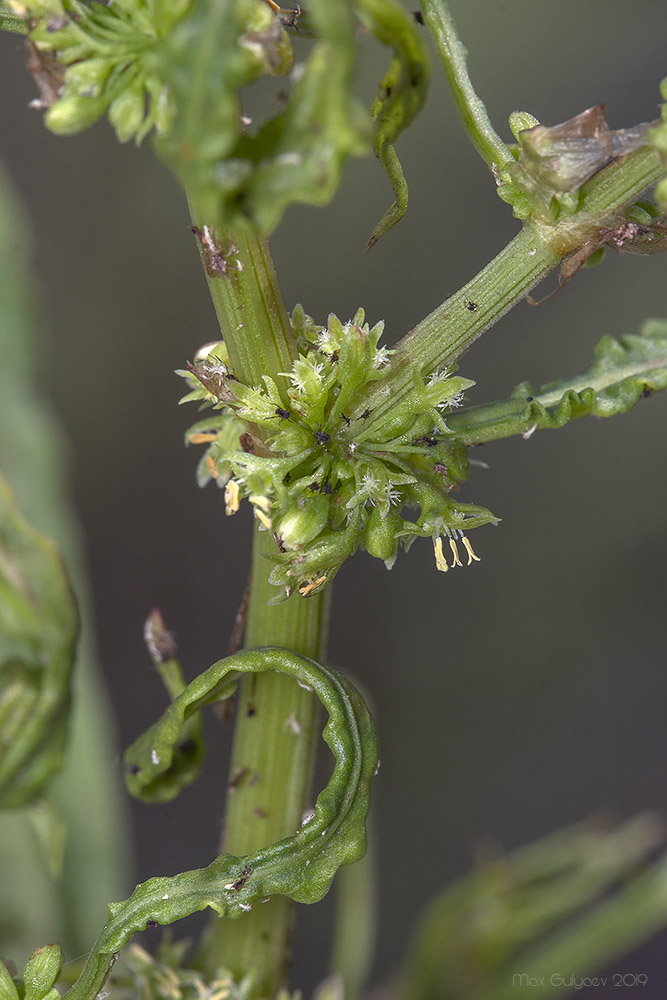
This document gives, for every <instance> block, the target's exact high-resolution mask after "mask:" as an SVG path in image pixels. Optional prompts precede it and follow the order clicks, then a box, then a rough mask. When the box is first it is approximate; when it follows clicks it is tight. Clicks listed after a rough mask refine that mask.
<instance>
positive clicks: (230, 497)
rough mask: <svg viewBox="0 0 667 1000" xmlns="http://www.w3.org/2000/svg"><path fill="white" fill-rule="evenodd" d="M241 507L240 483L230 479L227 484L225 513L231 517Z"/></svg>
mask: <svg viewBox="0 0 667 1000" xmlns="http://www.w3.org/2000/svg"><path fill="white" fill-rule="evenodd" d="M238 509H239V484H238V483H237V482H236V480H235V479H230V480H229V482H228V483H227V485H226V486H225V514H226V515H227V516H228V517H229V516H230V515H231V514H235V513H236V511H237V510H238Z"/></svg>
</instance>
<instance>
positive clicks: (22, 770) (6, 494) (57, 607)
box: [0, 478, 78, 807]
mask: <svg viewBox="0 0 667 1000" xmlns="http://www.w3.org/2000/svg"><path fill="white" fill-rule="evenodd" d="M77 630H78V616H77V612H76V607H75V604H74V598H73V596H72V592H71V590H70V586H69V581H68V579H67V576H66V573H65V569H64V567H63V564H62V561H61V558H60V555H59V553H58V552H57V550H56V548H55V546H54V545H53V543H52V542H51V541H49V539H47V538H45V537H44V536H43V535H41V534H39V532H37V531H35V530H34V529H33V528H31V527H30V526H29V525H28V524H27V523H26V521H24V520H23V518H22V517H21V515H20V514H19V512H18V509H17V504H16V501H15V498H14V497H13V495H12V493H11V491H10V490H9V487H8V485H7V483H6V482H5V481H4V480H3V479H1V478H0V653H1V654H2V658H3V662H2V666H0V733H1V736H0V805H2V806H4V807H16V806H21V805H25V804H26V803H28V802H30V801H31V800H32V799H33V798H34V797H35V796H36V795H38V794H39V793H40V792H41V791H42V790H43V789H44V787H45V785H46V784H47V782H48V781H49V779H50V778H51V777H52V776H53V775H54V774H55V773H56V772H57V771H58V770H60V768H61V767H62V763H63V755H64V751H65V743H66V739H67V720H68V713H69V704H70V679H71V674H72V667H73V664H74V649H75V642H76V635H77Z"/></svg>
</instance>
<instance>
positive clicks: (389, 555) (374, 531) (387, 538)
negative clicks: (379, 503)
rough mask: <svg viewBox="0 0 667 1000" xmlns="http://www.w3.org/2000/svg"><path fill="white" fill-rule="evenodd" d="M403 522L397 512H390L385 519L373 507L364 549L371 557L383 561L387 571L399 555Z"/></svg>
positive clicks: (365, 535)
mask: <svg viewBox="0 0 667 1000" xmlns="http://www.w3.org/2000/svg"><path fill="white" fill-rule="evenodd" d="M402 524H403V521H402V518H401V517H400V515H399V514H397V512H396V511H395V510H390V511H389V512H388V514H387V516H386V517H383V516H382V514H381V513H380V511H379V510H378V509H377V507H373V508H372V510H371V512H370V514H369V516H368V520H367V522H366V530H365V533H364V547H365V549H366V551H367V552H368V554H369V555H371V556H374V557H375V558H376V559H382V560H383V561H384V564H385V566H386V567H387V569H391V567H392V566H393V565H394V563H395V562H396V555H397V553H398V538H397V537H396V532H397V531H400V529H401V527H402Z"/></svg>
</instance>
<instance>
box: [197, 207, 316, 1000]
mask: <svg viewBox="0 0 667 1000" xmlns="http://www.w3.org/2000/svg"><path fill="white" fill-rule="evenodd" d="M189 200H190V209H191V212H192V218H193V222H194V226H195V232H196V233H197V235H198V238H199V243H200V251H201V255H202V262H203V264H204V269H205V271H206V275H207V280H208V284H209V288H210V291H211V297H212V299H213V305H214V307H215V310H216V314H217V317H218V321H219V323H220V330H221V333H222V336H223V338H224V340H225V343H226V345H227V350H228V352H229V356H230V361H231V364H232V368H233V370H234V373H235V375H236V376H237V378H239V379H241V380H242V381H243V382H245V383H246V384H249V385H261V384H262V376H264V375H269V376H271V377H272V378H273V379H274V380H275V381H276V382H277V384H278V385H279V386H280V385H286V382H285V379H281V378H277V376H278V375H279V373H281V372H288V371H289V370H290V369H291V366H292V363H293V360H294V358H295V357H296V347H295V344H294V338H293V336H292V329H291V326H290V322H289V318H288V315H287V310H286V308H285V304H284V301H283V298H282V294H281V291H280V286H279V284H278V279H277V277H276V273H275V269H274V267H273V261H272V260H271V255H270V252H269V248H268V244H267V243H266V242H265V241H263V240H259V239H254V238H252V237H247V236H243V237H239V236H236V235H235V236H234V237H232V236H231V235H230V234H228V233H225V232H224V230H223V228H222V226H220V225H218V224H217V221H218V220H217V219H216V218H215V211H214V208H213V205H214V201H211V200H210V199H207V198H204V199H202V200H201V201H200V200H198V199H197V198H196V197H193V196H192V195H191V196H190V199H189ZM272 555H275V542H274V540H273V538H272V536H271V534H270V533H269V532H268V531H264V530H262V531H260V530H259V525H258V524H256V525H255V532H254V542H253V564H252V582H251V588H250V597H249V602H248V621H247V628H246V637H245V645H246V646H282V647H285V648H287V649H292V650H294V651H295V652H297V653H302V654H304V655H306V656H310V657H312V658H313V659H323V658H324V651H325V648H326V642H327V631H328V607H329V592H328V590H327V591H326V592H325V593H324V594H317V595H314V596H313V597H310V598H307V599H305V598H302V597H300V596H299V595H298V594H297V595H296V596H294V597H292V598H290V599H289V600H288V601H286V602H285V603H283V604H278V605H270V604H268V603H267V602H268V601H269V599H270V598H272V597H275V596H276V594H277V590H276V588H275V587H273V586H272V585H271V584H270V583H269V581H268V574H269V572H270V570H271V568H272V565H273V562H272V559H271V556H272ZM317 713H318V703H317V700H316V698H315V696H314V695H313V694H312V693H311V692H310V691H306V690H305V689H303V688H300V687H299V686H298V685H297V684H295V683H294V681H293V680H291V679H290V678H287V677H285V676H283V675H281V674H278V673H275V674H272V673H271V674H270V673H265V674H254V675H250V676H248V677H246V678H244V680H243V681H242V682H241V684H240V687H239V694H238V699H237V717H236V727H235V731H234V746H233V751H232V761H231V767H230V774H229V781H228V785H227V791H228V794H227V803H226V814H225V822H224V834H223V850H224V851H225V852H227V853H230V854H236V855H245V854H249V853H251V852H253V851H256V850H258V849H260V848H262V847H267V846H269V845H270V844H272V843H274V842H276V841H279V840H282V839H284V838H285V837H288V836H291V835H292V834H294V833H295V831H296V830H297V829H298V827H299V825H300V823H301V820H302V816H303V813H304V810H305V808H306V806H307V805H308V804H309V795H310V784H311V776H312V770H313V757H314V747H315V746H316V739H315V737H316V725H317ZM293 920H294V904H293V903H292V901H291V900H289V899H287V898H286V897H283V896H275V897H272V898H271V899H270V900H269V901H268V902H267V903H256V904H255V906H254V909H253V910H252V911H250V912H248V913H247V914H244V915H243V916H242V917H240V918H239V919H238V920H225V919H222V920H220V919H217V918H215V919H214V920H213V922H212V923H211V924H210V926H209V928H208V933H207V935H206V938H205V940H204V942H203V944H202V947H201V949H200V953H199V957H198V964H200V965H201V966H202V967H203V969H204V971H205V972H206V973H208V974H209V975H210V976H213V975H214V974H215V973H216V970H217V969H219V968H221V967H223V968H225V969H228V970H229V971H230V972H231V973H232V974H233V975H234V977H235V978H236V979H241V978H242V977H243V976H245V975H247V974H248V973H250V972H253V973H254V976H255V981H254V985H253V992H252V993H251V996H253V997H255V996H274V995H275V994H276V992H277V991H278V990H279V989H280V987H281V986H283V985H285V983H286V978H287V968H288V962H289V955H290V945H291V932H292V925H293Z"/></svg>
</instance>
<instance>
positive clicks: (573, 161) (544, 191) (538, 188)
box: [496, 104, 648, 226]
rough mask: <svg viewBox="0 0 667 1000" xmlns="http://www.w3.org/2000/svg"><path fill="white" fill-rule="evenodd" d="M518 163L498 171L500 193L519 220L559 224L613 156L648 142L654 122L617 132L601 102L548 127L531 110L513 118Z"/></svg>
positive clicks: (512, 116) (617, 156) (576, 205)
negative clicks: (607, 120)
mask: <svg viewBox="0 0 667 1000" xmlns="http://www.w3.org/2000/svg"><path fill="white" fill-rule="evenodd" d="M510 127H511V129H512V132H513V133H514V135H515V137H516V139H517V140H518V146H517V147H515V148H514V149H513V150H512V152H513V154H514V155H515V157H516V162H515V163H510V164H509V165H506V166H505V167H503V168H502V169H500V170H499V171H498V173H497V178H496V179H497V182H498V196H499V197H500V198H501V199H502V200H503V201H506V202H508V203H509V204H510V205H512V207H513V209H514V214H515V216H516V217H517V218H519V219H526V218H528V217H531V216H532V217H533V218H534V219H536V220H538V221H539V222H541V223H544V224H545V225H548V226H552V225H554V224H555V223H556V222H557V221H558V219H559V218H560V217H561V215H571V214H573V213H575V212H576V211H577V209H578V208H579V200H580V199H579V194H580V190H581V187H582V186H583V185H584V184H585V183H586V181H587V180H589V179H590V178H591V177H592V176H593V175H594V174H595V173H597V172H598V171H599V170H601V169H602V168H603V167H604V166H606V165H607V164H608V163H610V162H611V161H612V160H614V159H616V158H619V157H622V156H627V155H628V154H629V153H631V152H633V151H634V150H636V149H638V148H639V147H640V146H643V145H647V143H648V136H647V131H648V126H647V125H636V126H635V127H634V128H629V129H618V130H616V131H611V130H610V129H609V127H608V125H607V122H606V120H605V109H604V106H603V105H601V104H598V105H595V106H594V107H592V108H587V110H586V111H582V112H581V114H579V115H576V116H575V117H574V118H570V119H568V121H566V122H562V123H561V124H560V125H554V126H553V127H551V128H547V127H546V126H544V125H540V124H539V122H538V121H537V119H536V118H534V117H533V116H532V115H531V114H529V113H528V112H526V111H521V112H514V113H513V114H512V115H511V116H510Z"/></svg>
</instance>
